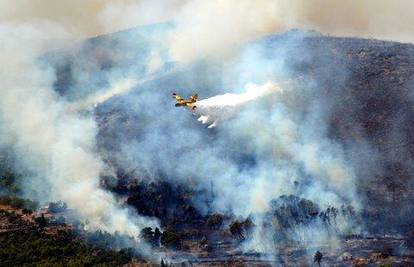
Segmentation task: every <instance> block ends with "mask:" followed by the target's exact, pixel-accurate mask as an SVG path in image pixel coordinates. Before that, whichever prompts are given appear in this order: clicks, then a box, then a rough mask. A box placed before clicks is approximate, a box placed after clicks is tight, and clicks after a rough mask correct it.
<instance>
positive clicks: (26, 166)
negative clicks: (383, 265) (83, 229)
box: [0, 0, 414, 242]
mask: <svg viewBox="0 0 414 267" xmlns="http://www.w3.org/2000/svg"><path fill="white" fill-rule="evenodd" d="M47 2H48V1H43V2H37V1H17V2H13V4H12V3H11V2H9V3H7V2H2V3H1V5H2V6H1V7H2V8H1V10H6V11H7V12H4V11H3V13H2V17H1V18H2V20H3V21H4V20H7V21H10V20H12V21H20V20H25V21H38V20H40V21H55V22H56V21H57V22H58V24H57V25H59V26H58V27H57V26H51V25H56V24H51V23H41V24H36V25H25V26H22V24H14V25H11V26H10V25H6V24H2V26H1V35H2V37H3V38H2V39H3V40H6V41H5V42H2V44H1V45H0V47H1V48H2V50H1V54H0V56H1V58H0V59H1V63H2V68H4V70H3V71H2V72H1V74H0V76H1V80H2V83H3V85H2V86H3V87H2V88H3V89H1V91H0V92H1V95H2V98H1V99H0V104H1V107H0V109H1V114H0V125H1V129H0V137H1V139H0V140H1V146H2V148H4V149H10V150H11V151H13V153H14V155H15V157H16V169H19V170H24V172H25V176H26V177H29V178H30V179H29V180H27V188H30V189H36V190H37V191H38V192H42V193H44V195H43V196H41V197H42V198H43V199H44V200H50V199H62V200H64V201H66V202H67V203H68V205H69V206H70V207H71V208H74V209H76V210H77V212H78V213H79V215H80V216H81V217H82V218H84V219H88V220H89V222H90V227H91V228H92V229H96V228H99V229H104V230H107V231H110V232H114V231H120V232H122V233H125V234H130V235H133V236H136V235H137V233H138V231H139V229H140V227H142V226H143V225H149V224H153V221H151V220H145V219H144V218H140V217H137V216H134V215H131V214H130V213H129V212H128V210H126V209H123V208H120V207H119V205H118V204H117V201H116V199H115V198H114V197H113V196H112V195H111V194H110V193H108V192H106V191H104V190H102V189H100V187H99V176H100V175H101V174H103V173H106V172H108V173H111V168H110V167H108V166H107V165H105V164H104V163H103V160H101V159H100V157H101V156H102V157H105V159H107V160H108V161H110V162H112V163H114V165H116V166H118V167H122V168H123V169H124V170H126V171H128V172H129V173H131V174H133V175H135V176H136V177H137V178H138V179H142V180H145V181H150V180H151V179H152V180H158V179H166V180H168V181H169V182H171V183H173V184H176V185H180V184H186V185H188V184H191V185H193V186H194V188H195V191H196V192H199V194H198V195H196V196H195V199H194V200H193V201H194V204H195V205H196V206H197V208H198V209H199V210H200V211H202V212H205V213H208V212H231V213H233V214H235V215H237V216H244V217H246V216H249V215H251V214H254V218H255V222H260V221H261V220H262V219H263V217H261V215H260V214H262V213H264V212H266V211H268V210H269V202H270V201H271V200H272V199H275V198H278V197H279V196H281V195H284V194H295V195H298V196H301V197H304V198H307V199H310V200H312V201H314V202H315V203H317V204H318V205H320V206H321V207H327V206H329V205H341V204H342V203H346V204H352V205H354V206H355V207H357V208H359V206H360V204H359V200H358V197H357V196H356V192H355V191H356V190H355V188H354V187H355V183H354V182H355V179H356V178H355V174H354V170H353V165H352V164H351V163H350V162H349V160H348V158H347V157H346V153H345V152H344V149H343V147H342V146H341V145H340V144H338V143H336V142H335V141H333V140H331V139H330V138H328V134H327V127H328V126H327V120H326V114H328V113H329V107H330V105H331V103H329V101H328V100H326V99H325V98H323V97H321V92H320V91H319V87H318V83H317V81H314V80H312V79H310V78H309V77H308V78H306V79H305V81H304V82H301V83H298V84H296V83H294V82H293V83H284V84H283V83H279V81H285V80H286V78H287V77H290V75H291V74H292V73H291V71H292V70H291V69H290V68H289V66H288V65H287V63H286V61H288V58H287V57H284V56H283V55H282V56H280V55H279V56H278V57H273V58H267V55H263V53H262V51H261V49H262V48H263V47H265V46H266V45H265V44H263V45H262V46H263V47H262V46H261V45H259V46H257V47H251V48H248V49H245V48H246V46H249V44H250V42H253V41H254V40H257V39H260V38H261V37H263V36H264V35H267V34H269V33H275V32H280V31H285V30H288V29H291V28H296V27H299V28H305V29H316V30H320V31H322V32H324V33H330V34H335V35H352V36H354V35H356V36H363V37H377V38H384V39H392V40H403V41H411V39H410V38H411V37H410V36H408V35H407V34H408V33H410V32H411V30H412V28H411V27H413V26H412V25H414V23H410V20H409V19H408V16H404V14H406V15H408V14H407V12H409V10H410V8H408V7H409V6H410V5H411V4H410V3H409V2H408V1H401V2H400V3H403V5H399V4H398V3H396V2H393V3H390V2H389V1H365V2H363V3H362V2H360V1H348V2H343V1H329V2H326V1H317V0H315V1H305V0H303V1H296V2H292V1H283V0H280V1H270V0H269V1H266V0H261V1H233V0H228V1H215V0H213V1H174V2H171V1H119V2H116V3H114V2H112V3H110V4H108V2H107V1H90V2H88V3H87V4H85V5H80V4H79V1H75V2H73V1H70V2H69V1H62V2H60V4H56V3H55V4H53V5H52V6H49V7H45V6H43V4H45V3H47ZM54 2H55V1H54ZM62 3H63V4H62ZM82 3H83V1H82ZM33 4H35V5H37V6H36V8H34V7H33ZM50 7H52V8H50ZM61 8H65V9H67V10H70V11H72V12H69V16H66V15H60V14H61V13H59V12H54V11H55V10H61ZM48 10H52V11H53V12H51V13H50V14H49V13H48V12H46V11H48ZM65 11H66V10H65ZM44 12H46V13H44ZM54 14H58V15H57V16H58V17H54V16H55V15H54ZM97 14H98V15H97ZM142 14H143V15H142ZM401 14H403V15H401ZM350 17H353V19H349V18H350ZM79 18H81V19H80V20H79V24H74V23H73V21H74V20H78V19H79ZM120 18H121V19H120ZM397 18H398V19H397ZM157 21H168V23H167V24H168V25H167V26H165V27H161V28H162V30H159V31H156V33H155V34H153V32H152V31H151V30H148V31H146V30H144V31H143V32H142V33H139V34H134V33H128V32H126V33H123V37H122V38H120V39H118V40H117V41H116V42H114V43H116V45H118V46H119V47H121V48H122V49H119V50H113V49H112V48H113V47H112V45H113V44H112V42H111V39H110V37H109V38H108V39H106V40H105V41H104V42H105V45H104V48H103V49H102V50H99V49H96V50H95V47H94V42H92V44H90V50H89V51H88V52H90V53H86V54H92V55H93V56H92V57H90V58H89V59H91V58H92V59H93V60H90V61H89V60H86V59H84V58H82V57H81V58H76V56H75V58H76V60H77V61H76V62H75V63H74V64H73V69H72V71H73V73H74V74H75V75H74V76H75V77H74V81H73V84H71V85H70V86H69V87H68V88H64V89H59V90H57V91H58V92H56V91H55V90H54V88H53V83H54V82H55V76H54V72H53V69H52V68H50V67H49V66H48V65H47V64H46V63H45V62H42V60H40V56H42V55H43V54H44V52H46V51H47V50H48V49H50V48H51V47H50V43H51V42H48V41H49V40H50V39H53V40H59V39H62V38H69V39H75V37H74V36H73V34H75V35H76V38H78V37H84V36H87V35H95V34H97V33H103V32H112V31H116V30H120V29H123V28H127V27H130V26H134V25H139V24H146V23H152V22H157ZM401 22H402V24H401ZM38 25H40V26H38ZM84 25H87V26H84ZM62 28H63V29H64V30H62ZM45 29H46V30H45ZM396 29H397V30H396ZM62 31H63V32H70V33H72V35H70V36H68V35H67V34H63V35H62V34H61V32H62ZM79 32H80V33H79ZM23 39H24V40H25V41H22V40H23ZM143 40H145V42H143ZM300 42H301V36H299V37H297V36H296V37H294V38H292V40H289V41H288V42H286V43H285V44H284V45H282V46H280V47H277V49H278V51H283V52H286V54H288V53H289V51H290V50H289V49H290V46H291V45H292V44H293V45H297V44H298V43H299V44H300ZM80 50H81V49H80ZM80 50H79V51H80ZM131 51H134V52H131ZM137 51H139V52H142V54H139V55H138V56H137V55H136V53H138V52H137ZM296 51H297V50H296ZM282 54H283V53H282ZM311 54H312V51H310V50H307V49H306V48H304V49H303V51H302V57H304V58H306V57H311ZM206 58H208V60H210V59H212V61H209V62H208V65H209V67H208V68H207V69H208V70H209V72H205V73H201V74H200V73H197V72H190V73H186V72H185V70H186V68H185V67H188V66H190V67H194V65H191V64H192V63H194V61H197V60H199V59H206ZM223 58H224V62H223V61H221V62H220V60H222V59H223ZM219 59H220V60H219ZM60 60H64V58H63V59H60V58H58V61H60ZM102 61H109V62H110V63H111V64H109V65H111V68H108V69H110V70H107V69H103V68H101V65H100V64H101V62H102ZM170 61H174V63H175V64H177V63H178V64H179V65H180V66H184V67H183V68H184V70H180V69H177V68H173V71H171V72H172V73H174V71H176V72H177V73H178V74H176V75H177V76H174V75H169V74H170V72H169V71H166V70H165V69H164V68H165V67H166V66H167V65H168V64H169V63H170ZM54 63H55V64H56V62H54ZM113 63H117V64H113ZM186 64H188V65H186ZM58 65H59V64H58ZM174 66H175V65H174ZM212 66H213V67H212ZM190 67H188V68H189V69H190ZM214 67H216V69H219V70H220V71H218V72H219V73H218V74H217V73H212V72H210V70H211V69H213V68H214ZM180 71H183V72H184V74H181V75H180V73H179V72H180ZM341 71H343V70H336V72H337V73H341ZM203 74H204V75H203ZM148 75H153V76H152V77H154V78H159V79H158V80H157V79H152V78H151V79H145V78H144V80H143V82H142V78H143V77H146V76H148ZM327 75H329V73H327ZM343 76H344V79H346V72H345V73H344V74H343ZM140 81H141V82H140ZM248 84H250V85H249V86H248ZM172 87H175V88H174V89H182V90H183V93H187V94H190V93H191V91H195V90H200V95H201V97H202V98H204V97H206V98H207V96H211V98H208V99H206V100H202V101H200V106H199V109H198V110H197V113H199V115H200V117H198V116H197V117H195V116H193V114H191V112H187V111H184V110H182V109H176V108H174V107H173V106H172V105H170V104H171V102H169V101H170V100H171V99H169V95H170V93H171V90H172V89H173V88H172ZM200 88H201V89H200ZM249 88H250V89H249ZM251 92H254V93H251ZM226 93H229V94H230V95H226ZM229 96H230V97H229ZM80 99H81V100H80ZM117 100H118V101H121V103H122V104H121V106H119V104H118V105H117V102H116V101H117ZM94 105H97V111H98V112H99V111H102V110H105V109H107V110H113V109H114V108H117V109H119V110H120V112H124V113H125V114H127V115H128V117H129V118H134V121H133V122H132V123H130V124H133V125H134V128H133V129H135V130H136V131H132V136H127V134H126V133H123V132H119V131H115V130H114V136H111V138H114V139H111V138H108V139H106V140H105V142H106V143H110V146H109V147H116V148H117V149H116V151H111V150H110V149H108V150H107V151H105V149H104V148H97V147H96V146H95V143H96V140H95V137H96V135H97V131H98V130H97V126H96V123H95V121H94V118H93V117H92V116H91V115H90V114H88V113H87V112H85V113H83V112H81V113H80V112H79V111H82V110H84V109H90V108H92V107H93V106H94ZM197 118H199V119H200V120H201V121H202V122H205V123H208V124H207V125H209V126H212V127H211V128H209V129H208V128H207V126H206V127H204V125H202V124H201V123H198V122H197ZM113 127H116V130H118V128H119V125H113ZM206 128H207V129H206ZM98 150H99V152H101V153H102V155H98V154H99V153H98V152H97V151H98ZM115 163H116V164H115ZM160 174H162V175H160ZM344 188H345V189H346V190H344ZM344 228H345V227H344ZM312 230H314V229H312ZM255 236H256V237H257V238H260V236H262V235H260V232H256V235H255ZM257 238H255V239H257ZM256 241H257V240H256ZM259 241H260V240H259ZM263 242H267V241H266V240H265V241H263Z"/></svg>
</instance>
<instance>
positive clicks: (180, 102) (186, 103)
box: [172, 93, 198, 110]
mask: <svg viewBox="0 0 414 267" xmlns="http://www.w3.org/2000/svg"><path fill="white" fill-rule="evenodd" d="M172 96H173V98H175V101H177V103H175V106H176V107H188V108H190V109H192V110H195V109H196V108H197V106H196V105H195V103H196V102H197V100H198V94H195V95H192V96H190V99H184V98H182V97H181V96H179V95H177V93H173V94H172Z"/></svg>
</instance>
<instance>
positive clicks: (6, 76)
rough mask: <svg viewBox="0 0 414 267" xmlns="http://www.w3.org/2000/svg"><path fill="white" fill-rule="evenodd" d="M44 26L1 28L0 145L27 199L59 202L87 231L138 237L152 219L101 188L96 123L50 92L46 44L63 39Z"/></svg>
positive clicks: (103, 170) (102, 170)
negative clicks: (132, 210) (11, 158)
mask: <svg viewBox="0 0 414 267" xmlns="http://www.w3.org/2000/svg"><path fill="white" fill-rule="evenodd" d="M43 27H44V25H43ZM48 29H49V31H47V32H44V31H41V30H37V28H35V27H33V26H31V25H19V26H16V25H4V24H3V25H1V27H0V36H1V39H2V40H3V42H2V44H1V53H0V62H1V66H2V71H1V74H0V79H1V81H2V88H1V89H0V94H1V98H0V147H1V148H3V149H7V150H8V151H9V152H11V154H12V155H14V158H15V163H14V167H15V170H16V171H17V172H19V173H22V175H23V176H24V177H25V178H26V179H25V180H24V181H23V185H24V189H25V190H26V193H27V194H30V192H31V191H34V192H37V193H38V195H37V196H35V199H37V200H41V201H51V200H63V201H64V202H66V203H67V204H68V206H69V207H70V208H71V209H74V210H75V211H76V213H77V214H78V215H79V216H80V217H81V219H83V220H84V221H88V223H87V227H88V229H91V230H95V229H102V230H105V231H108V232H111V233H114V232H115V231H118V232H119V233H121V234H126V235H130V236H133V237H137V235H138V233H139V229H140V227H142V226H143V225H147V224H152V223H155V222H154V221H151V220H147V219H144V218H141V217H139V216H134V215H131V214H130V213H129V211H128V210H127V209H126V208H121V207H120V206H119V205H118V203H117V201H116V199H115V198H114V196H113V195H111V194H110V193H108V192H106V191H104V190H103V189H101V188H100V184H99V183H100V182H99V177H100V175H101V174H104V173H108V172H109V173H110V169H108V168H106V167H105V164H104V163H103V162H102V160H101V159H100V157H99V155H98V154H97V153H96V147H95V142H96V140H95V137H96V133H97V128H96V124H95V121H94V119H93V117H91V116H90V115H85V114H83V115H81V114H80V113H77V112H75V111H71V110H70V105H69V103H68V102H66V101H65V100H64V99H62V98H61V97H60V96H59V95H58V94H57V93H56V92H55V91H54V89H53V83H54V81H55V73H54V69H53V68H51V66H49V65H48V64H46V63H45V62H44V61H43V60H42V56H43V55H44V53H45V52H46V51H49V49H50V48H51V47H50V43H51V42H50V41H51V40H53V39H55V38H56V37H59V38H61V37H68V35H67V33H65V31H64V30H63V29H61V28H59V27H53V26H50V27H48ZM28 43H29V44H30V46H28V45H27V44H28ZM53 43H54V47H57V46H58V43H56V42H53ZM3 151H4V150H3ZM32 196H33V195H32Z"/></svg>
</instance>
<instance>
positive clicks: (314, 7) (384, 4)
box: [0, 0, 414, 53]
mask: <svg viewBox="0 0 414 267" xmlns="http://www.w3.org/2000/svg"><path fill="white" fill-rule="evenodd" d="M412 7H413V5H412V1H409V0H398V1H387V0H366V1H358V0H351V1H341V0H333V1H323V0H296V1H288V0H260V1H244V0H243V1H236V0H225V1H217V0H212V1H200V0H194V1H189V0H174V1H171V0H168V1H166V0H156V1H151V0H115V1H114V0H90V1H87V2H85V1H81V0H76V1H73V0H62V1H59V2H57V1H53V0H13V1H11V0H10V1H8V0H3V1H1V2H0V10H1V11H0V21H2V22H5V21H8V22H11V21H14V22H25V23H33V22H38V21H49V22H53V23H55V24H60V25H64V26H65V28H66V29H67V30H69V31H71V32H73V33H74V34H80V36H81V37H82V36H96V35H99V34H104V33H109V32H114V31H119V30H123V29H128V28H131V27H135V26H138V25H144V24H148V23H157V22H160V21H167V20H170V19H173V18H175V19H176V20H177V22H178V24H180V25H182V26H183V30H184V31H183V32H182V33H180V35H179V36H177V37H176V39H177V41H178V43H181V44H184V45H185V46H187V47H188V46H190V44H188V41H190V43H193V39H191V38H192V37H197V38H195V39H196V40H198V41H197V42H198V43H199V46H200V48H198V49H197V48H196V47H193V49H191V50H192V51H191V53H194V52H195V51H198V52H203V51H202V49H201V48H202V47H206V46H209V45H211V44H212V43H216V44H215V45H217V46H216V48H217V49H216V51H217V50H219V49H218V48H219V47H220V46H223V44H224V43H226V42H228V41H230V42H231V43H235V41H243V40H248V39H249V38H252V37H255V36H258V35H261V34H266V33H270V32H275V31H280V30H282V31H283V30H288V29H291V28H302V29H316V30H319V31H321V32H323V33H325V34H332V35H346V36H359V37H365V38H378V39H388V40H394V41H405V42H412V41H413V38H412V36H411V33H412V32H413V30H414V28H413V27H414V26H413V25H414V23H413V16H412ZM210 33H213V34H210ZM225 34H227V36H226V35H225ZM185 35H187V36H188V37H186V36H185ZM178 43H177V49H179V50H182V49H183V48H180V47H179V46H178ZM178 52H179V51H177V53H178ZM203 53H204V52H203Z"/></svg>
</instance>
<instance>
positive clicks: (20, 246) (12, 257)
mask: <svg viewBox="0 0 414 267" xmlns="http://www.w3.org/2000/svg"><path fill="white" fill-rule="evenodd" d="M131 259H132V253H131V251H129V250H127V249H124V250H120V251H107V250H104V249H100V248H97V247H94V246H90V245H87V244H86V243H85V242H83V241H81V240H79V239H77V238H76V237H75V236H74V235H73V234H72V233H71V232H64V233H62V234H60V235H59V236H57V237H56V236H55V237H51V236H47V235H44V234H42V233H39V232H37V231H30V232H15V233H7V234H1V235H0V263H1V266H96V265H99V266H120V265H123V264H126V263H128V262H130V261H131Z"/></svg>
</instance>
